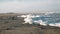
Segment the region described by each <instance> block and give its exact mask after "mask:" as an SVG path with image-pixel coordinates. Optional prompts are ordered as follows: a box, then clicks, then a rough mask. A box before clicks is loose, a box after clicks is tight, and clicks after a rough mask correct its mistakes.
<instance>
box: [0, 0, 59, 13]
mask: <svg viewBox="0 0 60 34" xmlns="http://www.w3.org/2000/svg"><path fill="white" fill-rule="evenodd" d="M47 11H53V12H58V13H60V0H0V13H6V12H16V13H32V12H34V13H36V12H37V13H39V12H40V13H41V12H47Z"/></svg>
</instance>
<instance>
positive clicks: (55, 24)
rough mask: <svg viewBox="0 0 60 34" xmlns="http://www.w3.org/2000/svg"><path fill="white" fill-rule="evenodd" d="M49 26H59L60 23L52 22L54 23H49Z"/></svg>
mask: <svg viewBox="0 0 60 34" xmlns="http://www.w3.org/2000/svg"><path fill="white" fill-rule="evenodd" d="M49 25H50V26H56V27H60V23H54V24H52V23H51V24H49Z"/></svg>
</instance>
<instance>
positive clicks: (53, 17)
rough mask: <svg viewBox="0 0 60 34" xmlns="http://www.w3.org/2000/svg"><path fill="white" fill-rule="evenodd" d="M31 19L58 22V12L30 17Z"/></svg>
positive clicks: (59, 16)
mask: <svg viewBox="0 0 60 34" xmlns="http://www.w3.org/2000/svg"><path fill="white" fill-rule="evenodd" d="M32 20H33V21H38V20H42V21H44V22H47V23H60V13H54V14H49V15H44V16H40V17H35V18H32Z"/></svg>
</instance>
